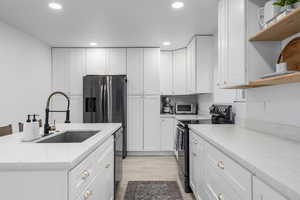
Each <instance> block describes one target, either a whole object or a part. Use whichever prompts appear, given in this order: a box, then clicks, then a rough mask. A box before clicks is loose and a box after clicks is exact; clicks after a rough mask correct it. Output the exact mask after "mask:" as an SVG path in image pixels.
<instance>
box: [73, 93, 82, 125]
mask: <svg viewBox="0 0 300 200" xmlns="http://www.w3.org/2000/svg"><path fill="white" fill-rule="evenodd" d="M70 104H71V105H70V121H71V122H72V123H83V97H82V96H70Z"/></svg>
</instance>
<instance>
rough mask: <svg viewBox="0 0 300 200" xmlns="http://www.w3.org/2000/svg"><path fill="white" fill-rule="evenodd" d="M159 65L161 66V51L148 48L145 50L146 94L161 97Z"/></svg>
mask: <svg viewBox="0 0 300 200" xmlns="http://www.w3.org/2000/svg"><path fill="white" fill-rule="evenodd" d="M159 65H160V49H159V48H146V49H144V94H145V95H159V94H160V84H159V82H160V81H159Z"/></svg>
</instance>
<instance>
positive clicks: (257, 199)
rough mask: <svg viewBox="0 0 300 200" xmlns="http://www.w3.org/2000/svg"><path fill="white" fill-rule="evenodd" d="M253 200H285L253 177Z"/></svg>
mask: <svg viewBox="0 0 300 200" xmlns="http://www.w3.org/2000/svg"><path fill="white" fill-rule="evenodd" d="M253 200H287V199H286V198H285V197H283V196H282V195H281V194H279V193H278V192H276V191H275V190H273V189H272V188H271V187H269V186H268V185H266V184H264V183H263V182H262V181H260V180H259V179H257V178H256V177H253Z"/></svg>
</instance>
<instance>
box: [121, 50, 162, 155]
mask: <svg viewBox="0 0 300 200" xmlns="http://www.w3.org/2000/svg"><path fill="white" fill-rule="evenodd" d="M159 66H160V49H159V48H128V49H127V77H128V117H127V119H128V137H127V141H128V151H132V152H141V151H160V96H159V95H160V80H159Z"/></svg>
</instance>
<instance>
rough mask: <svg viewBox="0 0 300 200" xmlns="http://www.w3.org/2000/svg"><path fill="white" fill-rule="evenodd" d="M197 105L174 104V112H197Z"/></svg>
mask: <svg viewBox="0 0 300 200" xmlns="http://www.w3.org/2000/svg"><path fill="white" fill-rule="evenodd" d="M197 109H198V106H197V105H196V104H176V106H175V113H176V114H190V115H196V114H197Z"/></svg>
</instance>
